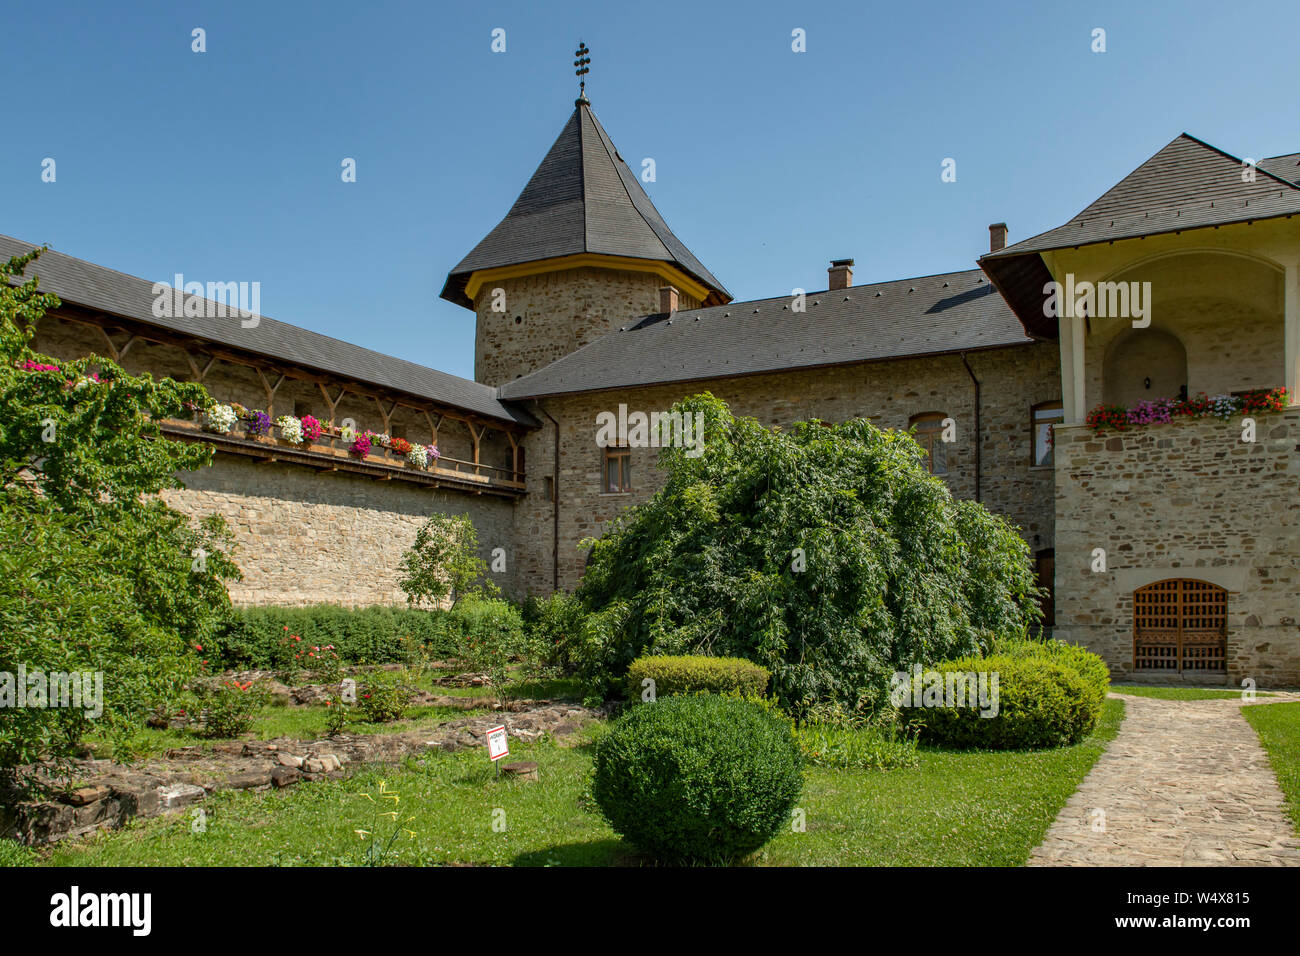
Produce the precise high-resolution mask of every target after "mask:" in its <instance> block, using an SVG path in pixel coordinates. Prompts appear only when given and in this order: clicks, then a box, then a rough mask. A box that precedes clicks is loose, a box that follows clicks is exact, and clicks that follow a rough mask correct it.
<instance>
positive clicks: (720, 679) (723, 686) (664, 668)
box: [627, 654, 772, 702]
mask: <svg viewBox="0 0 1300 956" xmlns="http://www.w3.org/2000/svg"><path fill="white" fill-rule="evenodd" d="M771 676H772V675H770V674H769V673H768V672H767V668H765V667H759V666H758V665H757V664H754V663H751V662H750V661H747V660H744V659H743V658H740V657H704V656H703V655H699V654H686V655H682V656H680V657H667V656H660V657H638V658H637V659H636V660H634V661H633V662H632V666H631V667H629V668H628V669H627V695H628V699H629V700H631V701H634V702H635V701H637V700H641V699H642V698H643V696H644V691H643V687H644V686H645V685H644V684H643V683H642V682H643V681H645V680H647V679H648V680H652V681H654V692H655V696H656V697H671V696H673V695H674V694H699V693H705V694H720V695H724V696H725V695H732V696H737V697H762V696H763V695H764V694H765V693H766V692H767V682H768V681H769V680H770V679H771Z"/></svg>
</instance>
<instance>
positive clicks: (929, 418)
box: [908, 412, 948, 475]
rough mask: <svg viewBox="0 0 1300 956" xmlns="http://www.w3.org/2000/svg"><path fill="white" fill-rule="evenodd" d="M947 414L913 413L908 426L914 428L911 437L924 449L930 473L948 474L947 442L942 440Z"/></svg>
mask: <svg viewBox="0 0 1300 956" xmlns="http://www.w3.org/2000/svg"><path fill="white" fill-rule="evenodd" d="M947 420H948V416H947V415H945V414H944V413H943V412H929V413H927V414H925V415H913V416H912V419H911V421H909V422H908V427H909V428H912V429H914V431H913V433H912V437H913V438H915V439H916V443H917V444H918V445H920V446H921V447H922V448H924V449H925V450H926V453H927V454H926V461H927V462H928V463H929V466H930V474H932V475H946V474H948V444H947V442H945V441H944V440H943V423H944V422H945V421H947Z"/></svg>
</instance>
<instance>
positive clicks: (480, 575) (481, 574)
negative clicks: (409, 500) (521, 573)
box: [398, 514, 498, 607]
mask: <svg viewBox="0 0 1300 956" xmlns="http://www.w3.org/2000/svg"><path fill="white" fill-rule="evenodd" d="M399 571H400V576H399V577H398V584H399V586H400V587H401V588H402V590H403V591H405V592H406V600H407V603H408V604H410V605H411V606H412V607H418V606H419V605H421V604H429V605H430V606H432V607H441V606H442V604H443V603H444V602H445V601H447V600H448V599H449V598H450V600H451V606H452V607H455V606H456V604H457V602H459V601H460V599H461V598H462V597H464V596H465V595H466V594H468V593H469V592H470V591H471V590H481V591H483V592H484V593H485V594H487V595H495V594H496V593H497V591H498V589H497V587H496V585H495V584H493V583H492V582H491V581H489V580H488V579H487V572H488V566H487V562H486V561H484V560H483V559H482V558H481V557H479V553H478V532H476V531H475V530H474V522H472V521H470V520H469V515H465V514H461V515H444V514H436V515H432V516H431V517H430V518H429V520H427V521H426V522H425V523H424V524H423V525H421V526H420V530H419V531H417V532H416V533H415V543H414V544H413V545H411V547H410V548H408V549H407V551H406V554H404V555H403V556H402V563H401V564H400V565H399Z"/></svg>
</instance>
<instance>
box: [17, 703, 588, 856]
mask: <svg viewBox="0 0 1300 956" xmlns="http://www.w3.org/2000/svg"><path fill="white" fill-rule="evenodd" d="M454 699H456V700H464V699H465V698H454ZM483 705H484V701H482V700H479V701H478V702H477V706H479V707H482V706H483ZM515 706H518V707H520V708H521V709H520V710H518V711H514V710H512V711H504V712H496V713H492V714H488V715H479V716H474V717H463V718H459V719H457V720H453V721H450V722H448V723H446V724H442V725H441V726H438V727H434V728H429V729H424V730H411V731H404V732H402V733H395V734H340V735H338V736H335V737H328V738H324V739H320V740H291V739H287V738H277V739H275V740H265V741H262V740H236V741H222V742H218V743H215V744H211V745H209V746H202V745H195V746H189V747H177V748H174V749H172V750H168V751H167V752H166V754H164V755H163V756H162V757H161V758H157V759H152V760H146V761H144V762H142V763H139V764H134V765H123V764H116V763H113V762H112V761H110V760H79V761H75V762H74V763H73V765H72V767H71V768H70V769H69V770H68V771H65V772H63V773H58V772H55V771H54V770H53V769H52V768H49V767H31V768H27V773H28V774H29V775H32V776H34V777H35V778H36V779H38V780H40V781H42V782H44V783H46V784H47V785H50V786H52V787H54V788H55V790H56V792H58V796H57V797H56V798H54V799H50V800H23V799H21V798H20V797H19V795H17V794H16V793H12V792H11V793H7V794H6V793H0V836H3V837H7V838H11V839H16V840H18V841H19V842H21V843H27V844H42V843H53V842H56V841H58V840H63V839H66V838H68V837H77V836H82V835H85V834H88V833H92V832H94V831H96V830H101V829H114V828H116V827H119V826H121V825H122V824H123V823H125V822H126V821H127V820H130V819H132V818H133V817H153V816H158V815H160V814H163V813H171V812H177V811H181V810H184V809H185V808H187V807H190V806H192V805H194V804H196V803H198V802H200V801H202V800H203V799H204V798H205V797H207V796H208V794H211V793H214V792H216V791H218V790H270V789H271V788H273V787H274V788H277V789H279V788H283V787H290V786H294V785H295V784H297V783H299V782H300V781H306V782H311V781H316V780H328V779H330V778H332V777H337V776H339V775H340V774H342V773H344V772H345V771H346V769H347V768H348V767H349V766H359V765H365V764H393V763H399V762H400V761H402V760H403V759H405V758H406V757H407V756H410V755H412V754H418V753H422V752H427V751H429V750H441V751H445V752H455V751H458V750H463V749H465V748H467V747H486V745H487V732H488V731H489V730H490V729H492V728H493V727H496V726H499V725H501V724H504V725H505V726H506V729H507V730H508V732H509V733H510V736H511V737H512V738H514V739H515V740H521V741H535V740H538V739H539V738H541V737H542V736H544V735H546V734H550V735H551V736H553V737H555V738H563V737H565V736H568V735H571V734H574V733H577V732H578V731H579V730H580V729H581V728H582V727H583V726H584V725H585V724H588V723H590V722H591V721H592V720H593V719H594V718H595V717H596V716H597V713H596V712H595V711H592V710H588V709H587V708H584V707H580V706H578V705H577V704H570V703H557V702H552V701H518V702H515Z"/></svg>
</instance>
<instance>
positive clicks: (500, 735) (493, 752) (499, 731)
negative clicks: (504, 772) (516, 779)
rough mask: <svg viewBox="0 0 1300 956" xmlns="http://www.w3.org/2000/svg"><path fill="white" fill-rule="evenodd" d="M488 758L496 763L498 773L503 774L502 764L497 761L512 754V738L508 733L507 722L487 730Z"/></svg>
mask: <svg viewBox="0 0 1300 956" xmlns="http://www.w3.org/2000/svg"><path fill="white" fill-rule="evenodd" d="M487 744H488V759H489V760H491V761H492V762H493V763H494V764H496V768H497V775H498V776H500V774H501V765H500V764H498V763H497V761H498V760H500V759H501V758H502V757H508V756H510V738H509V737H508V736H507V735H506V728H505V724H502V725H501V726H500V727H493V728H492V729H491V730H489V731H488V732H487Z"/></svg>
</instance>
